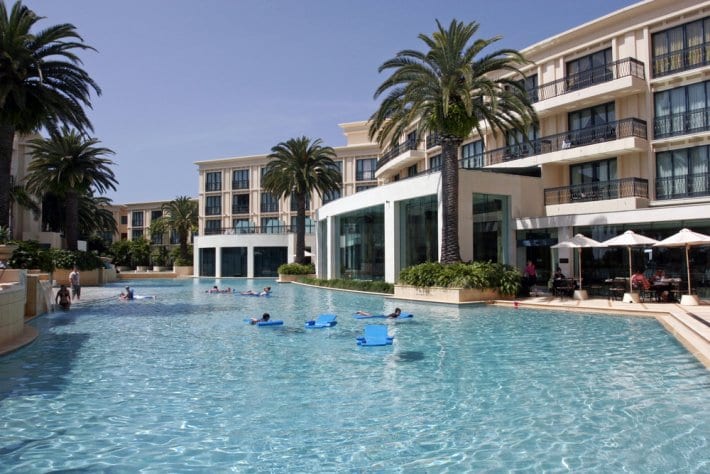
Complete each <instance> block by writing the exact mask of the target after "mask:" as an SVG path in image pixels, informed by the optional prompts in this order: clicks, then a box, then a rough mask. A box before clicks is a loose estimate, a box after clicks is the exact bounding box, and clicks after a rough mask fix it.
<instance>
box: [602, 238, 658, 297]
mask: <svg viewBox="0 0 710 474" xmlns="http://www.w3.org/2000/svg"><path fill="white" fill-rule="evenodd" d="M657 242H658V241H657V240H656V239H652V238H650V237H646V236H645V235H641V234H637V233H636V232H634V231H633V230H627V231H626V232H624V233H623V234H621V235H617V236H616V237H612V238H611V239H609V240H605V241H604V242H602V244H603V245H605V246H607V247H626V248H627V250H628V251H629V292H631V291H632V288H631V277H632V275H633V269H632V268H631V247H645V246H648V245H653V244H655V243H657Z"/></svg>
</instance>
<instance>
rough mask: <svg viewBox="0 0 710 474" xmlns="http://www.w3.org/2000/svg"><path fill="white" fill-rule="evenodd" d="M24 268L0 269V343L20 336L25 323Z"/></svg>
mask: <svg viewBox="0 0 710 474" xmlns="http://www.w3.org/2000/svg"><path fill="white" fill-rule="evenodd" d="M25 276H26V272H25V270H0V344H5V343H8V342H10V341H12V340H14V339H17V338H19V337H21V336H22V333H23V327H24V324H25V318H24V316H25V300H26V296H25V289H26V288H25V286H26V285H25Z"/></svg>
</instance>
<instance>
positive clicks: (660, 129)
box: [653, 107, 710, 139]
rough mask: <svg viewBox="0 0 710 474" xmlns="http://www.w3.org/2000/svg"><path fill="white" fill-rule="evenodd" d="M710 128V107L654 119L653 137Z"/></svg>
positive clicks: (676, 134)
mask: <svg viewBox="0 0 710 474" xmlns="http://www.w3.org/2000/svg"><path fill="white" fill-rule="evenodd" d="M708 130H710V108H708V107H706V108H703V109H697V110H689V111H685V112H680V113H677V114H670V115H663V116H660V117H656V118H654V119H653V138H655V139H659V138H668V137H676V136H678V135H687V134H691V133H699V132H707V131H708Z"/></svg>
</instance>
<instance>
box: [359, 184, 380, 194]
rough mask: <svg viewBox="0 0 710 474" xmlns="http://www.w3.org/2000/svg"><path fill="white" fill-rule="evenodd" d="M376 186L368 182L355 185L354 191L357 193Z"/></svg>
mask: <svg viewBox="0 0 710 474" xmlns="http://www.w3.org/2000/svg"><path fill="white" fill-rule="evenodd" d="M376 187H377V186H376V185H374V184H368V185H362V186H355V192H356V193H359V192H360V191H367V190H368V189H372V188H376Z"/></svg>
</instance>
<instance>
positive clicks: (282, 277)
mask: <svg viewBox="0 0 710 474" xmlns="http://www.w3.org/2000/svg"><path fill="white" fill-rule="evenodd" d="M315 277H316V274H315V273H310V274H307V275H286V274H283V273H279V279H278V280H276V281H277V282H279V283H291V282H294V281H298V280H300V279H301V278H315Z"/></svg>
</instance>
